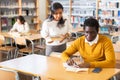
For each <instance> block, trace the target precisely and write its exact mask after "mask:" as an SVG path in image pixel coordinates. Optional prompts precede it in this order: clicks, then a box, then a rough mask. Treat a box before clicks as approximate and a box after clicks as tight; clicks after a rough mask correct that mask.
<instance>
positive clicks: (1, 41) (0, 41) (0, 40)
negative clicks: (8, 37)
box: [0, 35, 5, 46]
mask: <svg viewBox="0 0 120 80" xmlns="http://www.w3.org/2000/svg"><path fill="white" fill-rule="evenodd" d="M4 42H5V37H4V36H3V35H0V46H1V45H2V44H4Z"/></svg>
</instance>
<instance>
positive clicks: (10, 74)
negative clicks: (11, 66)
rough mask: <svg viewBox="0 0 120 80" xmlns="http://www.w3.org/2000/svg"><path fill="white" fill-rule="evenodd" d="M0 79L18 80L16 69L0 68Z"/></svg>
mask: <svg viewBox="0 0 120 80" xmlns="http://www.w3.org/2000/svg"><path fill="white" fill-rule="evenodd" d="M0 80H19V77H18V74H17V72H16V71H13V70H8V69H4V68H0Z"/></svg>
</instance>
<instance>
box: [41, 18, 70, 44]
mask: <svg viewBox="0 0 120 80" xmlns="http://www.w3.org/2000/svg"><path fill="white" fill-rule="evenodd" d="M63 19H66V21H65V23H64V27H62V28H58V27H57V23H58V21H55V20H52V21H48V20H45V21H44V22H43V25H42V30H41V36H42V37H43V38H45V39H46V44H47V45H61V44H64V43H66V41H67V40H64V41H63V42H61V43H60V42H59V41H57V40H56V41H54V42H52V43H48V41H50V40H51V37H60V36H61V35H65V34H66V33H70V32H71V31H72V25H71V24H70V21H69V19H68V18H67V17H66V18H65V16H63Z"/></svg>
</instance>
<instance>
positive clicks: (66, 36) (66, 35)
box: [60, 33, 69, 43]
mask: <svg viewBox="0 0 120 80" xmlns="http://www.w3.org/2000/svg"><path fill="white" fill-rule="evenodd" d="M68 37H69V33H66V34H65V35H61V40H60V43H61V42H63V41H64V40H65V39H66V38H68Z"/></svg>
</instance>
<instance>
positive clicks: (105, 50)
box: [61, 34, 115, 68]
mask: <svg viewBox="0 0 120 80" xmlns="http://www.w3.org/2000/svg"><path fill="white" fill-rule="evenodd" d="M98 36H99V40H98V42H97V43H96V44H93V45H92V46H90V45H89V43H85V36H82V37H80V38H78V39H76V40H75V41H74V42H73V43H72V44H71V46H70V47H69V48H67V49H66V50H65V51H64V52H63V53H62V54H61V57H62V60H63V61H66V60H68V59H69V58H70V56H72V55H73V54H74V53H76V52H77V51H78V52H79V53H80V55H81V57H82V58H83V60H84V61H85V62H89V63H90V65H91V67H103V68H108V67H115V53H114V49H113V45H112V42H111V40H110V39H109V38H107V37H106V36H104V35H100V34H99V35H98Z"/></svg>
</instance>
